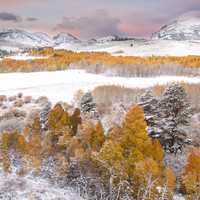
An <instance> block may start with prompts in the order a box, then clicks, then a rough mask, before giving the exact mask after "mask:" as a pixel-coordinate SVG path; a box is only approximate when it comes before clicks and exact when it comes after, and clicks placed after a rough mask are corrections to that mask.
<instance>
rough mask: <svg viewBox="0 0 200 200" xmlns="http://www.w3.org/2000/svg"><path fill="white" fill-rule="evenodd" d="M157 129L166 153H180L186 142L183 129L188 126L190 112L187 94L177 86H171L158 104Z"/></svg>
mask: <svg viewBox="0 0 200 200" xmlns="http://www.w3.org/2000/svg"><path fill="white" fill-rule="evenodd" d="M159 109H160V112H159V115H158V120H159V123H158V127H159V129H160V130H161V134H160V141H161V143H162V145H163V146H164V148H165V150H166V151H169V152H171V153H176V152H177V151H178V150H180V151H181V149H182V147H183V145H184V144H185V143H186V142H187V134H186V132H185V127H186V126H188V125H189V121H190V118H191V116H192V110H191V107H190V105H189V102H188V99H187V94H186V92H185V90H184V88H183V87H182V86H181V85H179V84H175V83H174V84H171V85H170V86H169V87H168V88H167V89H166V90H165V92H164V94H163V96H162V98H161V100H160V102H159Z"/></svg>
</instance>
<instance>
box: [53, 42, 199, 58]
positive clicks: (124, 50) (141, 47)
mask: <svg viewBox="0 0 200 200" xmlns="http://www.w3.org/2000/svg"><path fill="white" fill-rule="evenodd" d="M55 49H65V50H71V51H75V52H108V53H111V54H112V55H115V56H188V55H197V56H198V55H200V42H199V41H177V40H147V41H135V40H128V41H110V42H105V43H94V44H91V45H89V44H87V45H83V44H82V43H77V44H69V43H68V44H61V45H60V46H57V47H55Z"/></svg>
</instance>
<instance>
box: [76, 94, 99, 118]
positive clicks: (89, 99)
mask: <svg viewBox="0 0 200 200" xmlns="http://www.w3.org/2000/svg"><path fill="white" fill-rule="evenodd" d="M80 106H81V108H80V109H81V112H82V113H83V114H89V115H90V116H91V117H93V118H97V119H98V118H99V115H98V112H97V109H96V103H95V102H94V99H93V96H92V94H91V93H90V92H87V93H85V94H84V95H83V97H82V98H81V102H80Z"/></svg>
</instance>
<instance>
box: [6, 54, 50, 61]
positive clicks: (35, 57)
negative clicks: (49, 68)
mask: <svg viewBox="0 0 200 200" xmlns="http://www.w3.org/2000/svg"><path fill="white" fill-rule="evenodd" d="M6 58H8V59H12V60H36V59H47V58H48V57H44V56H28V55H23V54H21V55H14V56H7V57H5V59H6Z"/></svg>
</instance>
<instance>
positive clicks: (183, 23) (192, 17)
mask: <svg viewBox="0 0 200 200" xmlns="http://www.w3.org/2000/svg"><path fill="white" fill-rule="evenodd" d="M152 38H153V39H164V40H180V41H182V40H200V13H199V12H190V13H186V14H184V15H181V16H179V17H178V18H176V19H175V20H172V21H171V22H170V23H168V24H167V25H164V26H162V27H161V29H160V30H159V31H158V32H156V33H154V34H153V36H152Z"/></svg>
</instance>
